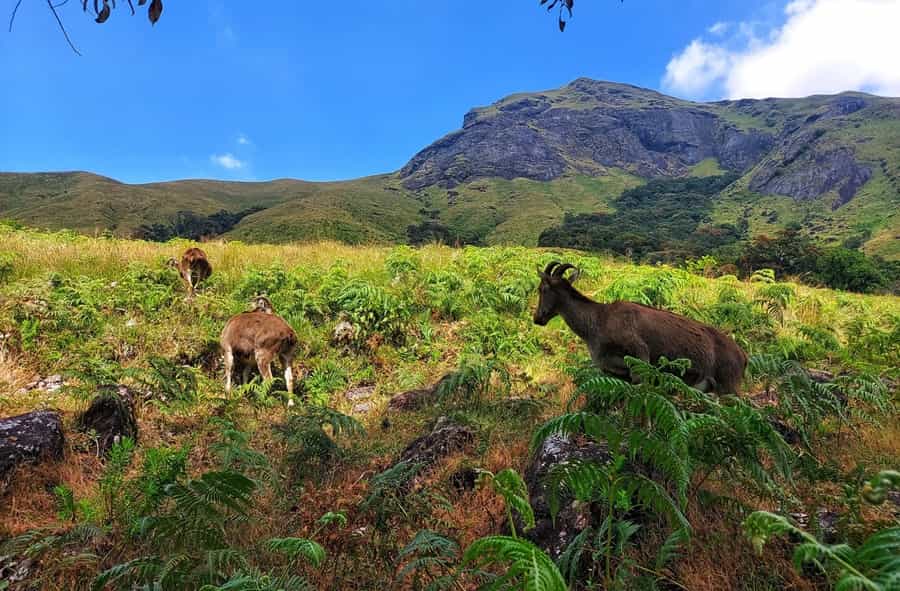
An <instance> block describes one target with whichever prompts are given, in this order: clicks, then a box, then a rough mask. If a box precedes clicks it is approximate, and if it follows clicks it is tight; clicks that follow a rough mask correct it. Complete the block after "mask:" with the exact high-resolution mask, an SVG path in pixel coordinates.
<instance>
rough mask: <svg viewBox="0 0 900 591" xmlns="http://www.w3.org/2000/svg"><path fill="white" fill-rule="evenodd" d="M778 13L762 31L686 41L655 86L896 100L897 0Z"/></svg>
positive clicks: (805, 2) (796, 1)
mask: <svg viewBox="0 0 900 591" xmlns="http://www.w3.org/2000/svg"><path fill="white" fill-rule="evenodd" d="M784 14H785V21H784V23H783V24H781V25H780V26H777V27H770V28H769V30H768V31H767V32H766V33H765V34H761V35H757V31H756V30H757V28H758V27H757V26H756V25H755V24H753V23H740V24H739V25H738V27H737V30H736V32H735V34H734V35H733V36H732V37H730V38H724V39H721V40H720V41H715V42H710V41H704V40H703V39H699V38H698V39H694V40H693V41H691V43H690V44H689V45H688V46H687V47H685V48H684V49H683V50H682V51H681V52H680V53H678V55H676V56H674V57H673V58H672V59H671V60H670V61H669V64H668V65H667V66H666V74H665V77H664V78H663V86H664V87H665V88H666V89H667V90H670V91H672V92H675V93H679V94H683V95H686V96H691V97H704V98H705V97H709V96H724V97H727V98H765V97H770V96H781V97H797V96H808V95H810V94H821V93H836V92H841V91H844V90H864V91H867V92H873V93H875V94H882V95H890V96H900V68H898V67H897V56H900V35H898V34H897V33H896V31H895V29H896V27H897V23H900V0H853V1H851V0H793V1H791V2H789V3H788V4H787V5H786V7H785V9H784ZM718 24H719V23H717V24H716V25H713V27H711V28H710V29H709V31H710V32H711V33H713V28H715V27H716V26H717V25H718Z"/></svg>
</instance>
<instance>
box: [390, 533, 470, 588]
mask: <svg viewBox="0 0 900 591" xmlns="http://www.w3.org/2000/svg"><path fill="white" fill-rule="evenodd" d="M397 558H398V560H399V561H400V562H401V563H403V566H402V567H401V568H400V570H399V571H397V576H396V578H395V581H396V582H397V583H400V584H402V583H404V582H405V581H407V580H410V584H411V585H412V587H413V589H425V591H440V590H443V589H449V588H450V587H451V586H453V585H454V584H455V583H456V580H457V577H456V576H454V574H453V569H454V567H455V565H456V564H457V562H458V561H459V559H460V558H461V555H460V550H459V544H457V543H456V542H455V541H454V540H451V539H450V538H448V537H446V536H442V535H441V534H439V533H436V532H433V531H430V530H425V529H423V530H419V531H418V532H416V535H415V536H414V537H413V539H412V540H410V542H409V543H408V544H407V545H406V546H404V547H403V548H402V549H401V550H400V553H399V554H398V555H397Z"/></svg>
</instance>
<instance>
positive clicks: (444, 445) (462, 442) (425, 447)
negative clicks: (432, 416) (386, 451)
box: [400, 416, 475, 467]
mask: <svg viewBox="0 0 900 591" xmlns="http://www.w3.org/2000/svg"><path fill="white" fill-rule="evenodd" d="M473 441H475V431H473V430H472V428H471V427H468V426H466V425H462V424H460V423H457V422H456V421H454V420H453V419H451V418H449V417H444V416H442V417H439V418H438V420H437V422H435V424H434V427H432V429H431V430H430V431H429V432H428V433H426V434H424V435H422V436H420V437H417V438H416V439H414V440H413V441H412V442H410V444H409V445H407V446H406V449H404V450H403V453H401V454H400V461H401V462H409V463H411V464H421V465H422V466H423V467H428V466H431V465H433V464H434V463H435V462H437V461H438V460H439V459H441V458H444V457H446V456H448V455H450V454H452V453H455V452H458V451H462V450H463V449H465V448H466V447H467V446H468V445H469V444H471V443H472V442H473Z"/></svg>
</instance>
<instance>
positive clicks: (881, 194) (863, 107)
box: [0, 78, 900, 259]
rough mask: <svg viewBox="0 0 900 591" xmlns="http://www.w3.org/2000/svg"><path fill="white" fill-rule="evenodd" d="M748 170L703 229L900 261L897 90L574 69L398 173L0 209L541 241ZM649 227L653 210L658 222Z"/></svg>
mask: <svg viewBox="0 0 900 591" xmlns="http://www.w3.org/2000/svg"><path fill="white" fill-rule="evenodd" d="M725 172H728V173H732V174H735V175H737V179H738V180H737V181H735V182H734V183H733V184H732V185H730V186H729V187H727V188H726V189H724V190H722V191H721V192H720V193H719V194H718V195H716V196H715V198H714V199H713V200H712V205H711V207H710V208H708V211H707V212H706V213H705V215H706V216H707V218H708V219H706V223H708V224H713V225H716V224H732V225H736V226H741V227H746V228H747V236H748V237H752V236H753V235H756V234H758V233H772V232H774V231H777V230H778V229H780V228H783V227H784V226H786V225H787V224H791V223H799V224H800V225H801V226H802V227H803V228H804V231H805V232H807V233H808V234H809V235H811V236H813V237H814V238H816V239H817V240H819V241H821V242H823V243H825V244H835V243H839V242H845V241H849V242H850V243H852V244H855V245H858V246H861V247H862V248H863V249H864V250H866V251H867V252H869V253H872V254H880V255H882V256H885V257H887V258H891V259H900V240H898V236H900V216H898V213H897V212H898V211H900V99H892V98H883V97H876V96H872V95H867V94H863V93H842V94H839V95H834V96H813V97H807V98H804V99H765V100H749V99H748V100H738V101H720V102H715V103H694V102H690V101H685V100H681V99H677V98H673V97H668V96H665V95H663V94H660V93H658V92H655V91H651V90H647V89H642V88H638V87H634V86H629V85H626V84H616V83H609V82H599V81H595V80H589V79H585V78H581V79H578V80H575V81H574V82H572V83H571V84H568V85H566V86H564V87H562V88H559V89H554V90H549V91H544V92H535V93H522V94H516V95H512V96H509V97H506V98H504V99H502V100H500V101H498V102H496V103H494V104H493V105H490V106H487V107H480V108H476V109H473V110H472V111H470V112H469V113H467V114H466V115H465V117H464V119H463V127H462V129H460V130H458V131H455V132H452V133H450V134H448V135H447V136H445V137H443V138H440V139H438V140H437V141H436V142H434V143H433V144H431V145H429V146H427V147H426V148H424V149H423V150H422V151H420V152H419V153H418V154H416V155H414V156H413V157H412V158H411V159H410V161H409V162H408V163H407V164H406V165H405V166H404V167H403V168H401V170H399V171H398V172H396V173H391V174H386V175H379V176H373V177H367V178H362V179H356V180H351V181H342V182H332V183H310V182H303V181H296V180H277V181H270V182H259V183H234V182H222V181H205V180H191V181H175V182H166V183H153V184H145V185H127V184H123V183H119V182H116V181H114V180H112V179H107V178H104V177H98V176H96V175H91V174H88V173H40V174H14V173H7V174H0V217H4V218H12V219H14V220H18V221H20V222H23V223H25V224H28V225H33V226H39V227H48V228H72V229H75V230H78V231H82V232H96V231H100V230H110V231H112V232H114V233H116V234H119V235H122V236H134V235H141V226H142V225H145V224H162V225H165V224H172V223H173V220H174V219H175V218H176V216H177V215H178V214H179V212H193V213H194V214H196V215H198V216H209V215H211V214H214V213H215V212H218V211H221V210H226V211H228V212H231V213H237V212H244V213H246V211H245V210H248V209H249V208H257V209H261V211H256V212H255V213H252V214H250V215H247V216H246V217H243V219H240V221H239V222H238V223H237V224H236V225H235V226H234V227H229V228H228V229H227V231H226V234H225V235H226V236H227V237H229V238H234V239H241V240H246V241H266V242H285V241H292V240H308V239H323V238H332V239H337V240H342V241H345V242H350V243H359V242H406V241H413V242H421V241H427V240H430V239H440V240H444V241H461V242H474V243H483V244H503V243H515V244H526V245H533V244H536V243H537V241H538V237H539V236H540V235H541V233H542V232H544V231H545V230H548V229H550V228H554V227H557V226H559V224H560V223H561V222H562V220H563V218H564V216H565V214H567V213H569V214H587V213H603V212H609V211H611V210H612V209H613V208H614V207H615V200H616V198H617V197H618V196H619V195H620V194H621V193H622V191H623V190H625V189H628V188H631V187H634V186H636V185H638V184H641V183H643V182H645V181H647V180H650V179H653V178H666V177H670V178H674V177H686V176H708V175H713V174H721V173H725ZM647 224H648V225H652V224H653V219H647Z"/></svg>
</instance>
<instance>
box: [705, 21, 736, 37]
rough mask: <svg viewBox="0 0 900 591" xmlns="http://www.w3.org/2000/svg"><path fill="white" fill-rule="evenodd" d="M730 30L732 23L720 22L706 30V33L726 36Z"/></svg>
mask: <svg viewBox="0 0 900 591" xmlns="http://www.w3.org/2000/svg"><path fill="white" fill-rule="evenodd" d="M730 28H731V23H726V22H722V21H719V22H717V23H715V24H714V25H712V26H711V27H710V28H708V29H706V31H707V32H708V33H709V34H711V35H724V34H725V33H727V32H728V29H730Z"/></svg>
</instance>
